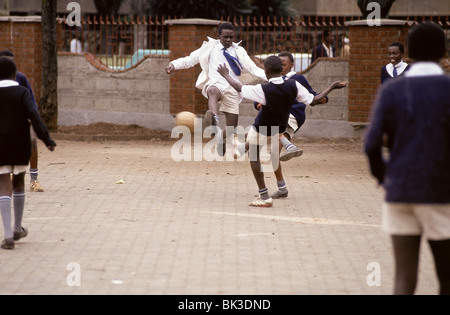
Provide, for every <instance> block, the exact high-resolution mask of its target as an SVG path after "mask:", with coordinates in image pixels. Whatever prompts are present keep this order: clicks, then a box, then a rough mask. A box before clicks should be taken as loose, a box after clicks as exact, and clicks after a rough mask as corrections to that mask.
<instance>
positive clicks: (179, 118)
mask: <svg viewBox="0 0 450 315" xmlns="http://www.w3.org/2000/svg"><path fill="white" fill-rule="evenodd" d="M196 117H197V116H195V114H194V113H191V112H187V111H183V112H179V113H178V114H176V116H175V124H176V125H177V126H185V127H188V128H189V130H190V131H191V133H194V128H195V118H196Z"/></svg>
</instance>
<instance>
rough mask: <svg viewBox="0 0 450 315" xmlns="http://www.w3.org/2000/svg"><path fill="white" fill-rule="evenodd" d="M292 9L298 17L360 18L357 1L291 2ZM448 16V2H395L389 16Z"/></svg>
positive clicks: (434, 0) (297, 0)
mask: <svg viewBox="0 0 450 315" xmlns="http://www.w3.org/2000/svg"><path fill="white" fill-rule="evenodd" d="M291 6H292V8H293V9H294V10H295V11H296V12H297V13H298V15H319V16H321V15H325V16H360V15H361V11H360V10H359V7H358V5H357V0H293V1H292V2H291ZM407 15H413V16H414V15H417V16H423V15H426V16H427V15H440V16H445V15H450V1H442V0H428V1H421V0H396V1H395V2H394V4H393V5H392V8H391V11H390V16H391V17H394V16H407Z"/></svg>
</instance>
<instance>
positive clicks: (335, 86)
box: [310, 81, 347, 106]
mask: <svg viewBox="0 0 450 315" xmlns="http://www.w3.org/2000/svg"><path fill="white" fill-rule="evenodd" d="M346 86H347V82H345V81H336V82H333V83H332V84H331V85H330V86H329V87H328V88H327V89H326V90H324V91H322V92H321V93H319V94H317V95H316V96H314V99H313V101H312V103H311V104H310V105H311V106H315V105H317V104H319V103H321V101H322V100H323V99H324V98H325V97H326V96H327V95H328V94H329V93H330V92H331V91H333V90H334V89H342V88H344V87H346Z"/></svg>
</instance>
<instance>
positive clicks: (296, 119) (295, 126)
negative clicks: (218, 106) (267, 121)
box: [254, 71, 328, 139]
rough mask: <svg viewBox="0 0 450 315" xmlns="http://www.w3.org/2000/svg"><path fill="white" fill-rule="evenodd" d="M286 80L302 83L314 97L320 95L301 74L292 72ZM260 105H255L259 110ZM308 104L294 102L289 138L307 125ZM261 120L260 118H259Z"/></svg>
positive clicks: (285, 77) (288, 129)
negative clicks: (306, 111)
mask: <svg viewBox="0 0 450 315" xmlns="http://www.w3.org/2000/svg"><path fill="white" fill-rule="evenodd" d="M283 79H284V80H289V79H292V80H295V81H297V82H298V83H300V84H301V85H302V86H303V87H305V88H306V89H307V90H308V92H309V93H311V94H313V95H314V96H315V95H317V94H319V93H317V92H315V91H314V90H313V88H312V87H311V85H310V84H309V82H308V80H306V78H305V76H303V75H301V74H297V72H295V71H291V72H289V73H288V74H286V75H285V76H283ZM325 100H326V102H328V96H327V97H325ZM257 105H258V103H254V106H255V108H256V109H257ZM305 109H306V104H305V103H302V102H299V101H297V100H294V103H293V105H292V107H291V110H290V114H289V119H288V124H287V127H286V131H285V132H286V133H288V134H289V136H290V137H291V139H292V137H293V136H294V134H295V133H296V132H297V131H298V130H299V129H300V127H301V126H303V124H304V123H305V120H306V114H305ZM257 119H259V117H257Z"/></svg>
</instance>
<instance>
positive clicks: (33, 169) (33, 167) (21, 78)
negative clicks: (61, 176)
mask: <svg viewBox="0 0 450 315" xmlns="http://www.w3.org/2000/svg"><path fill="white" fill-rule="evenodd" d="M0 57H7V58H10V59H11V60H13V61H14V54H13V53H12V52H11V51H9V50H4V51H1V52H0ZM15 80H16V81H17V82H18V83H19V85H20V86H23V87H25V88H27V89H28V92H30V95H31V100H32V101H33V104H34V106H35V108H36V110H37V109H38V106H37V104H36V99H35V97H34V94H33V89H32V88H31V85H30V82H29V81H28V79H27V77H26V76H25V74H23V73H22V72H19V71H17V74H16V79H15ZM30 136H31V159H30V191H34V192H43V191H44V188H43V187H42V185H41V183H40V182H39V180H38V176H39V169H38V164H39V163H38V162H39V151H38V145H37V137H36V133H35V132H34V129H33V127H32V126H30Z"/></svg>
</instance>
